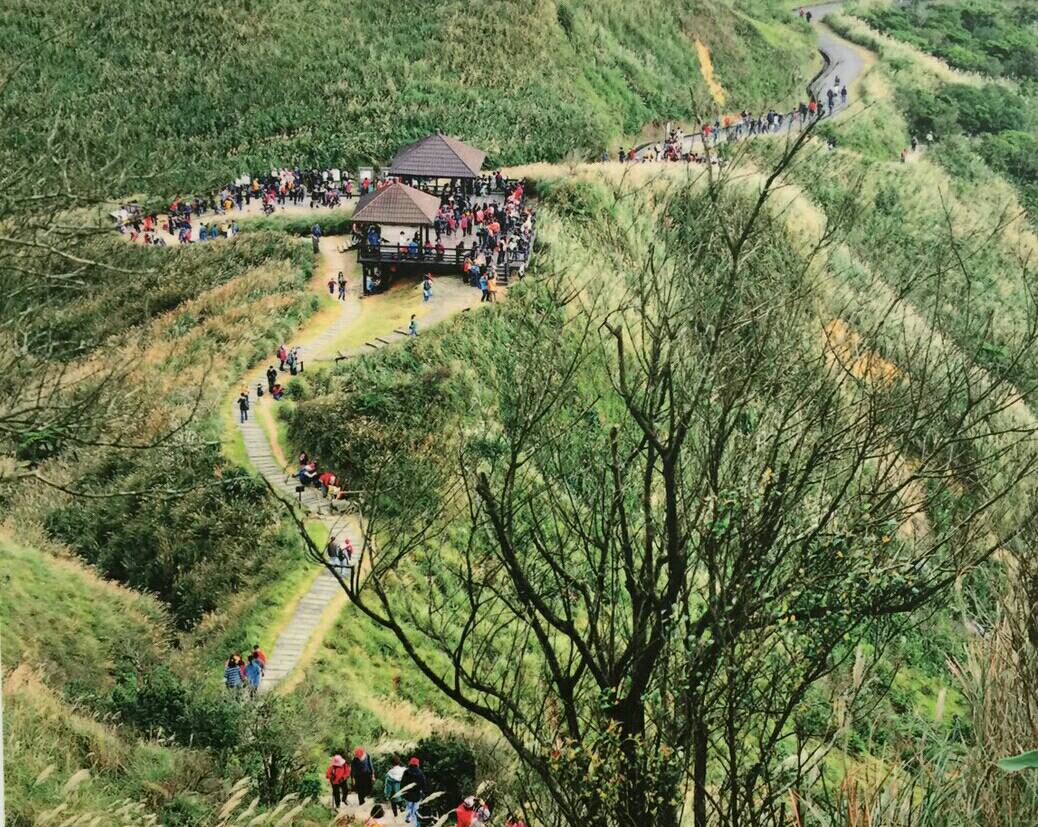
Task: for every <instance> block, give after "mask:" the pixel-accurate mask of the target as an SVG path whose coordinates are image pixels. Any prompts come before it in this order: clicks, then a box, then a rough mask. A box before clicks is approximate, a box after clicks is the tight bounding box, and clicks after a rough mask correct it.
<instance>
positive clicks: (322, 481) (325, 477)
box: [317, 471, 339, 497]
mask: <svg viewBox="0 0 1038 827" xmlns="http://www.w3.org/2000/svg"><path fill="white" fill-rule="evenodd" d="M317 483H318V484H319V485H320V486H321V493H322V494H323V495H324V496H326V497H327V496H328V489H329V488H330V487H331V486H333V485H338V484H339V478H338V477H336V476H335V474H333V473H332V472H331V471H325V472H324V473H323V474H321V475H320V476H319V477H318V478H317Z"/></svg>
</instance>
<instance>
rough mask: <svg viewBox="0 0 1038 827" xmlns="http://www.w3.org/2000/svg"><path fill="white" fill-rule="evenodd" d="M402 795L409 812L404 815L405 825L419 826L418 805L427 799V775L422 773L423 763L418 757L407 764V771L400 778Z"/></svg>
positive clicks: (412, 758)
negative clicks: (413, 824) (412, 823)
mask: <svg viewBox="0 0 1038 827" xmlns="http://www.w3.org/2000/svg"><path fill="white" fill-rule="evenodd" d="M400 789H401V790H402V792H401V795H402V796H403V799H404V801H406V802H407V812H406V813H405V814H404V823H405V824H410V823H411V822H412V821H413V822H414V823H415V824H418V823H419V821H418V819H419V815H418V805H419V804H421V801H422V799H423V798H425V773H424V772H422V767H421V761H419V760H418V757H417V756H412V757H411V760H410V761H408V762H407V769H406V770H404V774H403V776H402V777H401V778H400Z"/></svg>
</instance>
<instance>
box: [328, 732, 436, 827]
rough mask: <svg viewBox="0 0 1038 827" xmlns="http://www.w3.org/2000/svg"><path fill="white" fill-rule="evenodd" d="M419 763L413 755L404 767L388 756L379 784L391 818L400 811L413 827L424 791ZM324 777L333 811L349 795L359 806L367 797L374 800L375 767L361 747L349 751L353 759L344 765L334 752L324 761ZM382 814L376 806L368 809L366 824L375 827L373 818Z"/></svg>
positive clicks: (340, 757) (425, 784)
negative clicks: (329, 792)
mask: <svg viewBox="0 0 1038 827" xmlns="http://www.w3.org/2000/svg"><path fill="white" fill-rule="evenodd" d="M421 763H422V762H421V761H420V760H419V759H418V757H417V756H412V757H411V758H410V759H409V760H408V762H407V766H406V767H405V766H403V765H402V764H401V762H400V759H399V758H398V757H397V756H395V755H394V756H392V757H391V758H390V766H389V768H388V769H387V770H386V773H385V778H384V781H383V785H382V797H383V798H384V799H385V800H386V802H387V803H388V804H389V806H390V808H391V810H392V812H393V815H394V817H395V816H397V815H398V814H399V812H400V810H401V809H403V810H404V811H405V817H404V820H405V821H406V822H407V823H409V824H410V823H414V824H415V825H418V824H420V823H421V822H420V818H421V815H420V813H419V807H420V804H421V802H422V799H423V798H425V797H426V795H427V792H428V791H427V782H426V779H425V773H424V772H423V771H422V767H421ZM324 777H325V778H326V779H328V783H329V785H330V786H331V791H332V809H333V810H338V809H339V808H340V807H342V806H343V805H347V804H349V796H350V794H351V792H352V793H353V794H355V795H356V796H357V804H358V805H359V806H361V807H363V806H364V802H365V801H366V800H367V799H368V798H373V797H374V789H375V781H376V780H377V778H376V775H375V768H374V765H373V764H372V762H371V756H370V755H368V754H367V752H366V751H365V750H364V748H363V747H357V748H356V749H355V750H354V751H353V758H352V759H351V760H350V761H348V762H347V761H346V759H345V758H343V756H342V753H341V752H335V753H334V754H333V755H332V758H331V761H329V762H328V768H327V769H326V770H325V773H324ZM384 815H385V808H384V807H383V806H382V805H381V804H378V803H376V804H375V805H374V807H372V810H371V815H370V818H369V820H368V822H367V824H368V825H370V827H375V825H377V824H380V822H378V821H377V819H379V818H382V817H383V816H384Z"/></svg>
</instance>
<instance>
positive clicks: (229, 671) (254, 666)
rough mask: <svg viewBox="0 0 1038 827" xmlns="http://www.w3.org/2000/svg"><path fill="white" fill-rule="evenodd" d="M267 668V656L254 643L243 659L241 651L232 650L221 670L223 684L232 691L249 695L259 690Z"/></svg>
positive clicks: (253, 694)
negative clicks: (246, 656) (246, 657)
mask: <svg viewBox="0 0 1038 827" xmlns="http://www.w3.org/2000/svg"><path fill="white" fill-rule="evenodd" d="M266 668H267V656H266V654H264V652H263V650H262V649H260V645H259V644H258V643H256V644H254V645H253V647H252V651H251V652H249V654H248V659H247V660H245V659H243V658H242V656H241V652H234V653H233V654H231V656H230V657H229V658H227V666H226V667H224V670H223V682H224V685H225V686H226V687H227V688H228V689H230V690H231V691H232V692H243V691H244V692H247V693H248V695H249V697H252V696H255V694H256V693H257V692H259V688H260V684H261V683H262V681H263V673H264V672H265V671H266Z"/></svg>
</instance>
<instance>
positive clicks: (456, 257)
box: [355, 231, 537, 283]
mask: <svg viewBox="0 0 1038 827" xmlns="http://www.w3.org/2000/svg"><path fill="white" fill-rule="evenodd" d="M536 235H537V234H536V231H534V233H533V235H532V236H531V237H530V241H529V244H527V245H526V247H525V250H522V251H520V250H512V251H509V252H508V253H507V254H506V255H505V257H504V258H503V259H502V258H501V257H500V256H497V255H495V256H494V265H493V267H494V272H495V274H496V276H497V281H498V283H502V279H504V281H505V282H507V280H508V279H509V277H510V276H511V274H512V273H515V272H522V271H524V270H525V269H526V265H527V264H528V263H529V261H530V253H531V251H532V250H533V244H534V240H535V239H536ZM355 246H356V248H357V251H358V253H359V256H360V261H361V263H362V264H414V265H421V264H428V265H435V266H437V267H457V268H458V270H459V271H460V270H461V267H462V265H463V264H464V263H465V259H466V258H470V257H471V255H472V248H471V247H470V246H466V247H465V248H464V249H463V250H460V251H459V250H457V249H456V248H454V247H447V248H446V249H444V251H443V252H442V253H437V252H436V251H435V250H433V251H429V250H426V249H424V248H423V247H419V248H418V249H417V250H416V251H414V252H412V251H411V250H410V248H408V247H401V246H400V245H399V244H368V243H367V242H360V243H358V244H356V245H355Z"/></svg>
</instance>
